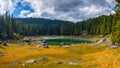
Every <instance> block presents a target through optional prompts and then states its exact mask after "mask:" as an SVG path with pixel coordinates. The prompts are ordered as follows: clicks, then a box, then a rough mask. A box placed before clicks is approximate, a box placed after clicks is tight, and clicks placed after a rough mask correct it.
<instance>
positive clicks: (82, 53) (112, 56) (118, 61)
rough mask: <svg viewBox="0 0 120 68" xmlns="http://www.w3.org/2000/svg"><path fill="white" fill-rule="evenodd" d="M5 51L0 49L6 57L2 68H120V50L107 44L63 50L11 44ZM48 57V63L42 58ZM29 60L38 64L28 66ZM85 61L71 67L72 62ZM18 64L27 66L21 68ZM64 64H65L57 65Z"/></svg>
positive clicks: (51, 47) (0, 64) (2, 59)
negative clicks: (33, 60) (70, 62)
mask: <svg viewBox="0 0 120 68" xmlns="http://www.w3.org/2000/svg"><path fill="white" fill-rule="evenodd" d="M4 48H5V49H2V48H0V52H3V53H4V56H1V57H0V68H120V53H119V52H120V48H118V49H110V48H109V47H108V46H107V44H100V45H94V44H78V45H75V46H70V47H69V48H63V47H60V46H50V48H43V47H40V48H37V47H36V45H33V46H19V45H17V44H9V46H8V47H4ZM43 56H47V57H48V59H49V60H48V61H44V62H45V63H44V64H40V63H41V62H43V60H41V58H42V57H43ZM29 59H35V60H36V61H37V63H36V64H27V63H26V61H27V60H29ZM78 59H80V60H83V61H82V62H78V63H77V64H75V65H74V64H73V65H70V64H69V61H71V60H78ZM18 62H22V63H24V64H26V66H21V64H19V63H18ZM58 62H63V64H57V63H58Z"/></svg>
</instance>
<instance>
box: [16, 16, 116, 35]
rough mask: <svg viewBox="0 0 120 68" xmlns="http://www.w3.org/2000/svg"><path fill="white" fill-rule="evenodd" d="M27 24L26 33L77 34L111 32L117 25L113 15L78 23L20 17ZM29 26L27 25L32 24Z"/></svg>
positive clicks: (103, 33) (104, 33)
mask: <svg viewBox="0 0 120 68" xmlns="http://www.w3.org/2000/svg"><path fill="white" fill-rule="evenodd" d="M17 20H18V21H22V22H23V23H24V24H25V25H26V31H25V32H26V33H24V35H77V36H80V35H82V34H83V32H84V31H85V32H87V34H89V35H100V34H101V35H106V34H111V33H112V31H113V29H114V26H115V25H116V18H114V17H113V15H110V16H105V15H103V16H100V17H97V18H92V19H88V20H86V21H81V22H77V23H72V22H69V21H60V20H48V19H41V18H19V19H17ZM30 24H31V26H29V27H28V28H27V25H30Z"/></svg>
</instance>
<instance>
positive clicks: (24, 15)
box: [19, 10, 30, 17]
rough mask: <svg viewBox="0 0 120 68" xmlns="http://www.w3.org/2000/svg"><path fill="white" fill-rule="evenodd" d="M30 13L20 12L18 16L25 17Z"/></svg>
mask: <svg viewBox="0 0 120 68" xmlns="http://www.w3.org/2000/svg"><path fill="white" fill-rule="evenodd" d="M29 13H30V11H29V10H22V11H21V12H20V14H19V17H26V15H28V14H29Z"/></svg>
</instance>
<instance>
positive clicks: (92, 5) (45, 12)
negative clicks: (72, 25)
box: [0, 0, 116, 21]
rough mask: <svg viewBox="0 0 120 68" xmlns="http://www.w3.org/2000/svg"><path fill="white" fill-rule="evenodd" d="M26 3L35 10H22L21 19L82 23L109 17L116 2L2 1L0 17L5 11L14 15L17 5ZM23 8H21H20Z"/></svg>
mask: <svg viewBox="0 0 120 68" xmlns="http://www.w3.org/2000/svg"><path fill="white" fill-rule="evenodd" d="M18 2H21V4H22V5H23V6H26V2H27V3H29V4H30V7H31V8H32V9H33V10H34V11H33V12H31V11H30V10H29V9H28V10H24V9H22V10H20V14H19V15H18V16H19V17H43V18H49V19H60V20H68V21H80V20H84V19H88V18H91V17H96V16H99V15H103V14H104V15H109V14H110V13H113V11H112V10H111V9H112V8H113V7H114V6H115V3H116V2H115V0H0V15H3V14H4V13H5V11H9V12H10V13H13V11H14V10H15V9H18V8H16V6H17V3H18ZM19 8H21V7H19Z"/></svg>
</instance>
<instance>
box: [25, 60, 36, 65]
mask: <svg viewBox="0 0 120 68" xmlns="http://www.w3.org/2000/svg"><path fill="white" fill-rule="evenodd" d="M26 62H27V63H29V64H34V63H36V61H35V60H34V59H30V60H28V61H26Z"/></svg>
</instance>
